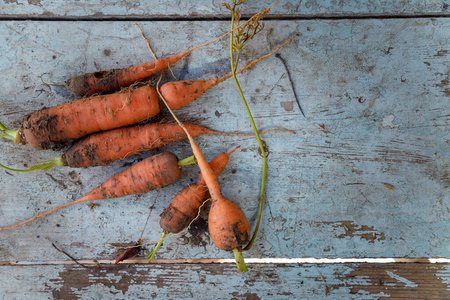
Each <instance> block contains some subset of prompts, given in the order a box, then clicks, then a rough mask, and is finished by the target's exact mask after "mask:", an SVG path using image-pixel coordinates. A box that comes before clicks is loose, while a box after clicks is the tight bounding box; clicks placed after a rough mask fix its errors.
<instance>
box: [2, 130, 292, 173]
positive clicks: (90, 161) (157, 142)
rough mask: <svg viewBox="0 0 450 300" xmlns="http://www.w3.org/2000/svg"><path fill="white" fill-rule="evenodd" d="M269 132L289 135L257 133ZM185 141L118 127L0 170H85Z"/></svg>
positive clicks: (171, 133) (174, 133)
mask: <svg viewBox="0 0 450 300" xmlns="http://www.w3.org/2000/svg"><path fill="white" fill-rule="evenodd" d="M185 126H186V127H187V128H188V130H189V132H190V133H191V134H192V135H193V136H200V135H205V134H211V135H222V136H253V135H254V133H227V132H219V131H215V130H211V129H208V128H206V127H203V126H200V125H195V124H185ZM273 131H281V132H290V133H293V131H290V130H283V129H269V130H266V131H263V132H260V134H265V133H269V132H273ZM186 138H187V136H186V134H185V132H184V131H183V129H181V128H180V126H178V124H176V123H166V124H163V123H150V124H145V125H138V126H131V127H122V128H117V129H113V130H108V131H104V132H100V133H96V134H92V135H89V136H88V137H86V138H84V139H81V140H78V141H77V142H75V143H74V144H73V145H72V146H71V147H70V148H69V149H68V150H67V151H66V152H65V153H64V154H62V155H60V156H58V157H56V158H54V159H50V160H47V161H44V162H41V163H38V164H36V165H34V166H32V167H30V168H28V169H23V170H21V169H13V168H10V167H7V166H4V165H2V164H0V167H3V168H5V169H8V170H10V171H16V172H29V171H34V170H44V171H47V170H49V169H51V168H53V167H71V168H86V167H95V166H103V165H107V164H109V163H111V162H113V161H118V160H123V159H125V158H126V157H128V156H130V155H134V154H138V153H141V152H144V151H149V150H153V149H156V148H160V147H163V146H165V145H168V144H170V143H174V142H176V141H180V140H183V139H186Z"/></svg>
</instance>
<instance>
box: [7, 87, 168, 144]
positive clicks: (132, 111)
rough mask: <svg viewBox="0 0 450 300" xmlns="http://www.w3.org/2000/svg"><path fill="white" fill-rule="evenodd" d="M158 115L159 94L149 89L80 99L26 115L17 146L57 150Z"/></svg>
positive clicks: (142, 88)
mask: <svg viewBox="0 0 450 300" xmlns="http://www.w3.org/2000/svg"><path fill="white" fill-rule="evenodd" d="M158 113H159V100H158V94H157V92H156V90H155V89H154V88H152V87H150V86H143V87H140V88H137V89H132V90H128V91H123V92H119V93H115V94H110V95H105V96H95V97H90V98H87V99H80V100H77V101H73V102H68V103H65V104H62V105H59V106H54V107H50V108H44V109H41V110H38V111H35V112H33V113H31V114H29V115H27V116H25V118H24V120H23V122H22V126H21V128H20V129H19V134H18V137H19V140H18V141H16V143H22V144H25V143H28V144H30V145H31V146H32V147H34V148H36V149H60V148H61V147H64V146H65V145H66V144H67V143H68V142H70V141H71V140H75V139H79V138H81V137H83V136H86V135H89V134H91V133H94V132H99V131H103V130H110V129H114V128H119V127H123V126H128V125H132V124H134V123H137V122H139V121H142V120H145V119H147V118H149V117H152V116H154V115H156V114H158Z"/></svg>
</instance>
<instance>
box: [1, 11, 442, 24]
mask: <svg viewBox="0 0 450 300" xmlns="http://www.w3.org/2000/svg"><path fill="white" fill-rule="evenodd" d="M250 17H251V16H250V15H243V16H242V17H241V20H244V21H245V20H248V19H249V18H250ZM449 17H450V13H448V12H442V13H439V12H433V13H416V14H415V13H408V14H391V15H388V14H382V13H380V14H359V15H353V14H333V15H314V14H313V15H283V14H277V15H271V16H265V17H264V20H265V21H302V20H352V19H356V20H358V19H362V20H364V19H430V18H449ZM229 20H230V17H229V16H225V15H218V16H214V15H204V16H151V17H149V16H141V17H140V16H126V15H124V16H83V17H80V16H63V17H61V16H55V17H52V16H29V15H1V14H0V22H1V21H50V22H77V21H83V22H86V21H87V22H111V21H113V22H138V21H139V22H183V21H209V22H215V21H229Z"/></svg>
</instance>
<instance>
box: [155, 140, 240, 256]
mask: <svg viewBox="0 0 450 300" xmlns="http://www.w3.org/2000/svg"><path fill="white" fill-rule="evenodd" d="M237 148H239V146H238V147H235V148H234V149H233V150H231V151H229V152H228V153H221V154H219V155H218V156H216V157H215V158H214V159H213V160H211V161H210V162H209V165H210V167H211V169H212V170H213V172H214V174H215V175H216V176H218V175H219V174H220V173H221V172H222V171H223V169H225V166H226V165H227V164H228V159H229V157H230V154H231V153H233V152H234V151H235V150H236V149H237ZM206 191H207V187H206V184H205V180H204V179H203V176H202V174H201V173H200V175H199V176H198V179H197V181H196V182H195V183H192V184H189V185H188V186H186V187H185V188H183V189H182V190H181V191H180V192H179V193H178V194H177V195H175V197H173V199H172V201H171V202H170V204H169V206H167V207H166V209H164V211H163V212H162V214H161V219H160V221H159V225H160V226H161V228H162V229H163V233H162V235H161V239H160V240H159V242H158V244H157V245H156V247H155V248H153V250H152V251H151V252H150V254H149V255H148V256H147V258H148V259H149V261H148V262H149V263H150V262H151V261H152V259H153V257H154V256H155V254H156V252H157V251H158V249H159V248H160V247H161V245H162V243H163V241H164V240H165V239H166V237H167V235H168V234H169V233H175V234H176V233H180V232H181V231H182V230H183V229H187V228H188V227H189V225H190V224H191V223H192V222H193V220H195V218H196V216H197V215H198V213H199V209H200V208H201V207H202V205H203V204H204V203H205V195H206Z"/></svg>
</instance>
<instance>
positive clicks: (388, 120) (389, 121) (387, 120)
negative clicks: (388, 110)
mask: <svg viewBox="0 0 450 300" xmlns="http://www.w3.org/2000/svg"><path fill="white" fill-rule="evenodd" d="M394 119H395V116H394V115H387V116H385V117H384V118H383V120H382V121H381V126H382V127H390V128H398V127H400V125H402V124H394V123H393V121H394Z"/></svg>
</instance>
